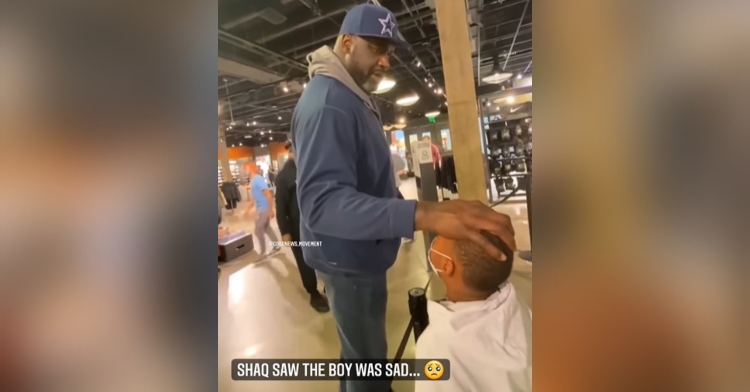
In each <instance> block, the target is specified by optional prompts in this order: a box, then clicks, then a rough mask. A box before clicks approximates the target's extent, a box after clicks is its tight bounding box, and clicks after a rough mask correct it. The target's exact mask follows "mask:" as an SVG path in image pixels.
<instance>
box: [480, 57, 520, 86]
mask: <svg viewBox="0 0 750 392" xmlns="http://www.w3.org/2000/svg"><path fill="white" fill-rule="evenodd" d="M512 77H513V73H511V72H506V71H504V70H502V69H500V61H499V60H498V58H497V56H495V59H494V60H493V61H492V71H490V74H489V75H487V76H485V77H483V78H482V81H483V82H485V83H490V84H498V83H502V82H504V81H506V80H508V79H510V78H512Z"/></svg>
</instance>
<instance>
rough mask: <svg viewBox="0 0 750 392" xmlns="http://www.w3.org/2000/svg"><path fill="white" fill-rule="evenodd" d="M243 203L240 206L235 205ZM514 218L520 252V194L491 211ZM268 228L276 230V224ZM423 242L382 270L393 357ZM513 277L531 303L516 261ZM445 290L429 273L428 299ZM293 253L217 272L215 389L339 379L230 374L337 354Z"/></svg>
mask: <svg viewBox="0 0 750 392" xmlns="http://www.w3.org/2000/svg"><path fill="white" fill-rule="evenodd" d="M401 191H402V193H403V194H404V196H405V197H406V198H413V199H416V187H415V185H414V180H413V179H410V180H407V181H405V182H404V183H403V184H402V186H401ZM243 207H244V203H243V204H241V205H240V209H242V208H243ZM496 209H497V210H498V211H501V212H504V213H506V214H509V215H510V216H511V217H512V218H513V224H514V227H515V228H516V234H517V243H518V246H519V248H520V249H528V248H529V233H528V221H527V216H526V204H525V202H524V201H523V199H518V200H510V201H508V202H506V203H503V204H502V205H500V206H498V207H497V208H496ZM224 225H225V226H228V227H230V228H231V229H232V230H233V231H236V230H245V231H247V232H252V228H253V224H252V220H251V219H249V218H242V217H241V214H239V213H236V214H235V215H234V216H225V223H224ZM273 227H274V229H275V230H276V231H277V233H278V229H277V227H276V224H275V222H274V223H273ZM424 249H425V248H424V242H423V239H422V236H421V233H417V236H416V238H415V240H414V241H413V242H411V243H406V244H404V245H403V246H402V247H401V250H400V252H399V255H398V259H397V260H396V263H395V265H394V266H393V267H392V268H391V269H390V270H389V271H388V291H389V301H388V316H387V317H388V318H387V328H388V342H389V355H390V356H391V357H392V356H393V355H394V354H395V352H396V350H397V348H398V345H399V343H400V342H401V339H402V337H403V334H404V331H405V330H406V326H407V322H408V320H409V309H408V306H407V291H408V290H409V289H410V288H413V287H420V286H421V287H423V286H424V285H425V283H426V282H427V281H428V279H429V274H428V273H427V272H426V267H425V266H426V259H425V251H424ZM514 270H515V271H514V274H513V276H512V278H511V279H512V281H513V283H514V285H515V286H516V289H517V290H518V292H519V295H520V298H521V299H522V300H524V301H526V302H527V303H528V304H529V305H531V266H530V265H529V264H528V263H525V262H524V261H523V260H520V259H518V261H517V262H516V263H515V265H514ZM443 291H444V288H443V287H442V284H441V282H440V279H439V278H437V277H435V278H434V279H433V280H432V283H431V284H430V290H429V292H428V295H429V297H430V298H440V297H442V295H443ZM308 300H309V297H308V295H307V293H306V292H305V291H304V289H303V288H302V282H301V281H300V278H299V274H298V273H297V267H296V265H295V263H294V258H293V256H292V252H291V251H290V250H289V249H282V251H281V252H279V253H277V254H275V255H273V256H272V257H268V258H265V259H262V260H259V259H258V255H257V254H256V253H255V252H252V253H251V254H248V255H245V256H244V257H241V258H239V259H237V260H234V261H231V262H229V263H227V264H226V265H223V266H222V273H221V275H220V277H219V293H218V301H219V304H218V305H219V314H218V323H219V324H218V330H219V353H218V357H219V363H218V369H219V375H220V378H219V385H218V390H219V392H239V391H253V392H276V391H278V392H282V391H284V392H296V391H305V392H335V391H338V382H324V381H319V382H302V381H292V382H288V381H264V382H255V381H253V382H247V381H246V382H235V381H232V380H231V376H230V362H231V360H232V359H234V358H338V356H339V342H338V338H337V336H336V326H335V324H334V321H333V317H332V316H331V314H330V313H327V314H324V315H320V314H318V313H316V312H315V311H314V310H313V309H312V308H311V307H310V306H309V304H308ZM413 356H414V339H413V338H410V339H409V344H408V345H407V347H406V351H405V353H404V357H406V358H413ZM393 389H394V391H396V392H411V391H413V389H414V387H413V382H406V381H399V382H395V383H394V385H393Z"/></svg>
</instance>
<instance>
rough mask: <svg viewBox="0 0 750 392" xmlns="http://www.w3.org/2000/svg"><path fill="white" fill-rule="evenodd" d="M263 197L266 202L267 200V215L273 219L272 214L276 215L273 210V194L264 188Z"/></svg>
mask: <svg viewBox="0 0 750 392" xmlns="http://www.w3.org/2000/svg"><path fill="white" fill-rule="evenodd" d="M263 196H265V197H266V200H268V214H269V215H268V216H270V217H271V218H273V217H274V214H276V212H275V208H274V204H275V203H274V201H273V193H271V190H270V189H268V187H266V188H265V189H263Z"/></svg>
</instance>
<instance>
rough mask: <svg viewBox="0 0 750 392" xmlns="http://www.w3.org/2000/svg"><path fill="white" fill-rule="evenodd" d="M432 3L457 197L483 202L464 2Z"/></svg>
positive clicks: (481, 153)
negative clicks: (447, 114)
mask: <svg viewBox="0 0 750 392" xmlns="http://www.w3.org/2000/svg"><path fill="white" fill-rule="evenodd" d="M435 6H436V11H437V22H438V23H437V26H438V32H439V34H440V49H441V51H442V57H443V58H442V60H443V75H444V76H445V92H446V96H447V98H448V112H449V116H448V121H449V124H450V132H451V139H452V140H451V142H452V144H453V157H454V159H455V162H456V177H458V196H459V198H461V199H466V200H479V201H481V202H483V203H485V204H487V182H486V179H485V169H484V160H485V157H484V151H482V143H481V141H480V133H479V132H477V127H478V126H479V122H478V121H477V118H478V115H479V114H478V110H477V95H476V90H475V87H474V69H473V67H472V61H471V52H472V50H473V49H472V47H471V41H470V39H469V25H468V22H467V20H468V19H467V13H466V3H465V2H464V1H459V0H435Z"/></svg>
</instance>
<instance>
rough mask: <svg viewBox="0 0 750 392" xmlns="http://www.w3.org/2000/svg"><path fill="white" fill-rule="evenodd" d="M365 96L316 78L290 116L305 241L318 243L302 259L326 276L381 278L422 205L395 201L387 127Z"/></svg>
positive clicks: (332, 80)
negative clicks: (385, 127) (418, 207)
mask: <svg viewBox="0 0 750 392" xmlns="http://www.w3.org/2000/svg"><path fill="white" fill-rule="evenodd" d="M347 76H348V74H347ZM345 82H346V81H345ZM361 95H362V94H361V93H360V92H355V91H353V89H352V88H351V87H350V86H347V84H345V83H344V82H342V81H340V80H338V79H337V78H335V77H331V76H329V75H320V74H318V75H316V76H314V77H313V78H312V80H311V81H310V82H309V83H308V85H307V89H306V90H305V91H304V93H303V94H302V96H301V97H300V99H299V102H298V103H297V107H296V108H295V111H294V115H293V118H292V143H293V146H294V150H295V154H296V160H297V197H298V201H299V207H300V213H301V221H302V222H301V230H300V237H301V240H302V241H319V242H320V244H321V246H320V247H305V248H303V254H304V256H305V261H306V262H307V264H308V265H310V266H311V267H313V268H314V269H316V270H318V271H321V272H324V273H328V274H334V275H344V274H352V275H373V274H378V273H384V272H385V271H386V270H387V269H388V268H390V267H391V266H392V265H393V263H394V262H395V260H396V256H397V254H398V249H399V246H400V244H401V238H403V237H406V238H412V237H413V235H414V214H415V211H416V204H417V203H416V201H415V200H403V199H399V198H398V196H399V193H398V189H397V188H396V184H395V181H394V177H393V168H392V163H391V152H390V149H389V146H388V143H387V142H386V140H385V135H384V134H383V127H382V125H381V122H380V119H379V117H378V114H377V113H376V112H375V111H374V110H372V109H371V106H369V105H368V104H366V103H365V101H363V99H362V96H361ZM370 105H371V104H370Z"/></svg>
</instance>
